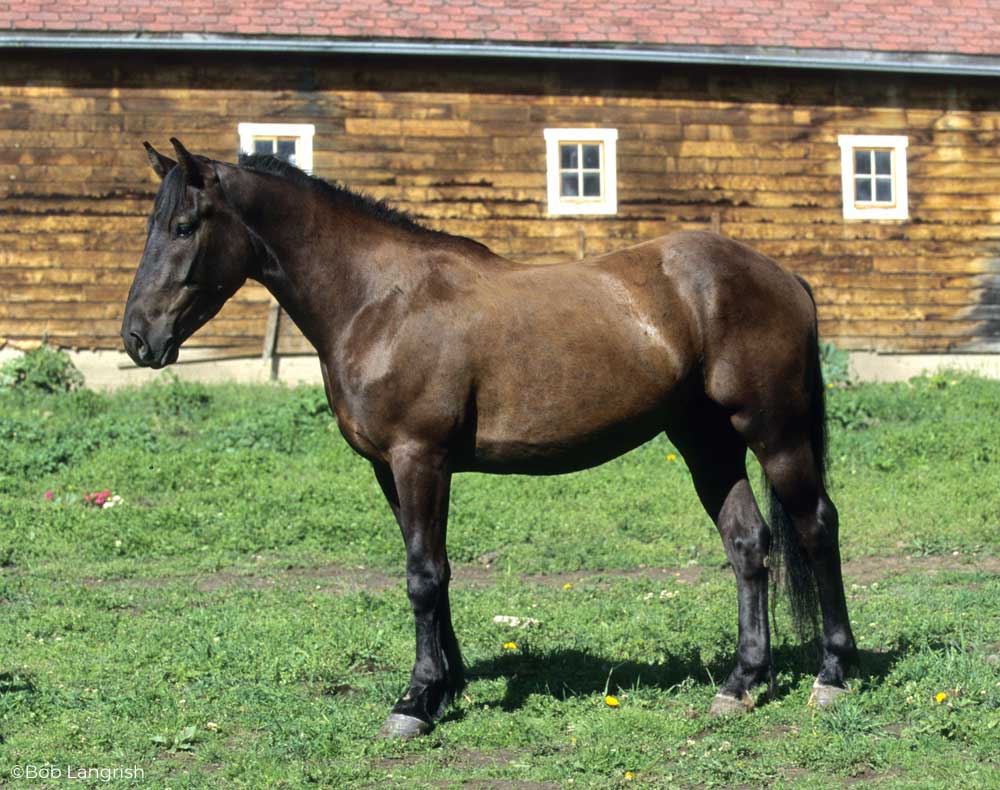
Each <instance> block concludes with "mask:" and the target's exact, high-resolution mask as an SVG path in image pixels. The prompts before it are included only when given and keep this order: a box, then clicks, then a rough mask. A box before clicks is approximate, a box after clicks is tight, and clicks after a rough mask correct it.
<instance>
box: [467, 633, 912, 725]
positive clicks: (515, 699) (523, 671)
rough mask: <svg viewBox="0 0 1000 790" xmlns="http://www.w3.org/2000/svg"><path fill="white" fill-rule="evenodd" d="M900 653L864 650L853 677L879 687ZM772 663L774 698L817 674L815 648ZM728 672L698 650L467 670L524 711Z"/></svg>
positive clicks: (557, 658) (523, 661)
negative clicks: (527, 705) (663, 656)
mask: <svg viewBox="0 0 1000 790" xmlns="http://www.w3.org/2000/svg"><path fill="white" fill-rule="evenodd" d="M904 654H905V650H902V649H900V650H891V651H886V652H874V651H871V650H862V651H860V655H859V669H858V671H857V673H856V677H857V678H858V679H859V680H860V681H861V683H862V685H870V684H874V683H878V682H880V681H881V680H883V679H884V678H885V677H886V676H888V674H889V673H890V672H891V671H892V668H893V666H894V665H895V664H896V662H897V661H898V660H899V659H900V658H901V657H902V656H903V655H904ZM774 664H775V666H776V667H777V669H778V670H779V671H780V672H782V673H783V675H782V681H783V682H781V683H779V685H778V694H779V695H782V696H783V695H785V694H787V693H788V692H789V690H790V689H791V688H793V687H795V686H798V685H799V684H800V683H801V682H802V681H803V680H804V679H806V678H812V677H813V676H814V675H815V673H816V671H817V669H818V667H819V651H818V649H817V648H816V647H815V645H808V646H804V647H803V646H782V647H779V648H777V649H775V651H774ZM731 669H732V659H730V658H725V659H715V660H712V661H709V662H705V661H704V660H703V658H702V656H701V654H700V652H699V651H697V650H691V651H689V652H687V653H683V654H679V655H672V656H670V657H668V658H667V660H666V661H664V662H663V663H656V664H648V663H640V662H636V661H613V660H611V659H609V658H607V657H604V656H597V655H593V654H591V653H588V652H585V651H582V650H556V651H553V652H550V653H524V654H504V655H501V656H497V657H495V658H491V659H488V660H485V661H478V662H476V663H474V664H472V665H471V666H470V667H469V668H468V670H467V677H468V679H469V680H487V679H495V678H506V680H507V688H506V691H505V693H504V696H503V698H502V699H500V700H497V701H496V702H495V703H492V704H496V705H497V706H499V707H500V708H502V709H503V710H507V711H512V710H517V709H518V708H520V707H522V706H523V705H524V702H525V700H526V699H527V698H528V697H529V696H531V695H532V694H546V695H549V696H551V697H555V698H557V699H568V698H572V697H584V696H592V695H594V694H597V693H605V689H607V693H609V694H616V693H618V692H619V691H622V690H629V689H634V688H636V687H639V688H649V687H653V688H658V689H661V690H663V691H670V690H671V689H673V688H675V687H676V686H679V685H680V684H682V683H685V682H686V681H689V680H691V681H693V682H694V683H695V684H704V685H709V686H712V687H715V686H717V685H718V684H721V683H722V681H723V680H725V678H726V677H727V675H728V674H729V672H730V670H731ZM789 672H790V673H791V676H790V677H789V675H788V673H789Z"/></svg>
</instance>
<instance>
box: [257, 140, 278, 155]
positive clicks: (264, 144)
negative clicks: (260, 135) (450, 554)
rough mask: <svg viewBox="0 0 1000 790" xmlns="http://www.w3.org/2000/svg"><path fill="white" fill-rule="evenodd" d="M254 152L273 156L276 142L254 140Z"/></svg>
mask: <svg viewBox="0 0 1000 790" xmlns="http://www.w3.org/2000/svg"><path fill="white" fill-rule="evenodd" d="M253 152H254V153H255V154H273V153H274V140H254V141H253Z"/></svg>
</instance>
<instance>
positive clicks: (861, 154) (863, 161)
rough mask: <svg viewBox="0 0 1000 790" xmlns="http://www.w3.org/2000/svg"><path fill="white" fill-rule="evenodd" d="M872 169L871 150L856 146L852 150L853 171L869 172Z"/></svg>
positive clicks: (859, 172)
mask: <svg viewBox="0 0 1000 790" xmlns="http://www.w3.org/2000/svg"><path fill="white" fill-rule="evenodd" d="M871 171H872V152H871V151H869V150H868V149H867V148H858V149H856V150H855V151H854V172H855V173H858V174H859V175H860V174H861V173H870V172H871Z"/></svg>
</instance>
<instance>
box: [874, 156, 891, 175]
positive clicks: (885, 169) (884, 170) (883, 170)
mask: <svg viewBox="0 0 1000 790" xmlns="http://www.w3.org/2000/svg"><path fill="white" fill-rule="evenodd" d="M875 172H876V173H878V174H879V175H883V176H887V175H889V174H890V173H891V172H892V151H876V152H875Z"/></svg>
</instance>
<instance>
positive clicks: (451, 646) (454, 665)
mask: <svg viewBox="0 0 1000 790" xmlns="http://www.w3.org/2000/svg"><path fill="white" fill-rule="evenodd" d="M375 474H376V477H377V478H378V481H379V484H380V485H381V486H382V491H383V492H384V493H385V495H386V499H387V500H388V501H389V505H390V507H392V510H393V513H394V514H395V516H396V520H397V521H398V522H399V527H400V530H401V531H402V533H403V540H404V542H405V543H406V591H407V594H408V595H409V598H410V605H411V606H412V607H413V617H414V620H415V621H416V635H417V655H416V662H415V663H414V665H413V673H412V675H411V676H410V684H409V687H408V688H407V689H406V692H405V693H404V694H403V696H402V697H400V698H399V700H398V701H397V702H396V704H395V706H394V707H393V709H392V712H391V713H390V714H389V718H388V719H386V722H385V725H384V726H383V728H382V732H381V734H382V735H383V736H385V737H398V738H410V737H413V736H416V735H423V734H425V733H427V732H430V730H431V728H432V727H433V722H434V720H435V719H436V718H438V717H440V716H441V715H442V714H443V713H444V711H445V709H446V708H447V706H448V704H449V703H450V702H451V701H452V700H453V699H454V698H455V696H456V695H457V694H458V693H459V692H460V691H461V690H462V686H463V684H464V673H463V668H462V656H461V653H460V652H459V649H458V642H457V640H456V639H455V632H454V630H453V629H452V625H451V609H450V607H449V604H448V582H449V580H450V578H451V569H450V567H449V565H448V555H447V552H446V550H445V537H446V533H447V524H448V495H449V491H450V487H451V472H450V471H449V469H448V459H447V455H446V454H445V453H444V452H442V451H439V450H433V449H429V448H426V447H419V446H413V445H407V446H404V447H401V448H398V449H396V450H394V451H393V453H392V455H391V463H390V465H389V466H379V465H376V467H375Z"/></svg>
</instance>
